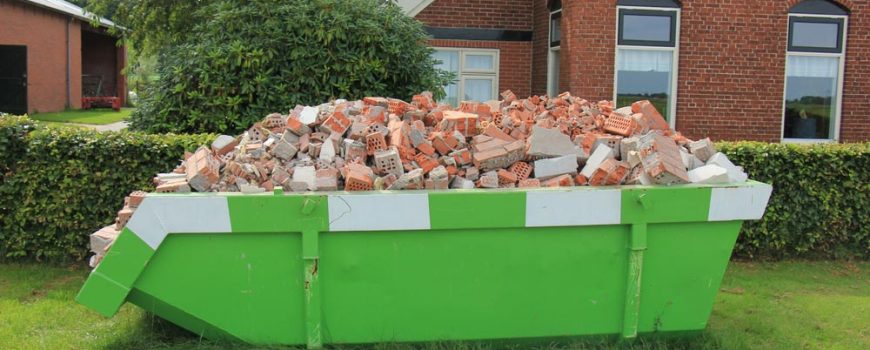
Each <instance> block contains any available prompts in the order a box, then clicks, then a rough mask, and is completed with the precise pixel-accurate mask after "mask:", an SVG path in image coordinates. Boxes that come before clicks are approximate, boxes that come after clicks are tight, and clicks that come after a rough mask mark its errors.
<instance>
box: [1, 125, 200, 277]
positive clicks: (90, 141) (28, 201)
mask: <svg viewBox="0 0 870 350" xmlns="http://www.w3.org/2000/svg"><path fill="white" fill-rule="evenodd" d="M34 125H38V124H36V123H35V122H33V121H31V120H29V119H27V118H23V117H0V146H2V148H0V162H2V163H0V167H2V169H3V172H4V175H3V178H2V180H3V181H2V183H0V260H8V259H15V260H25V259H26V260H50V261H58V262H63V261H70V260H82V259H84V258H85V257H86V256H87V253H88V252H87V248H86V246H87V238H88V234H89V233H90V232H93V231H95V230H97V229H99V228H100V227H102V226H105V225H106V224H108V223H111V222H112V221H113V220H114V217H115V214H116V213H117V211H118V210H120V208H121V206H122V205H123V198H124V196H125V195H127V194H128V193H130V192H131V191H134V190H140V189H141V190H150V189H153V187H152V185H151V178H152V177H153V176H154V174H155V173H157V172H165V171H167V170H171V169H173V168H174V167H175V166H176V165H178V162H179V159H180V157H181V155H183V154H184V151H185V150H194V149H195V148H196V147H197V146H198V145H201V144H205V143H208V142H210V140H211V139H213V135H171V134H167V135H148V134H140V133H131V132H120V133H115V132H112V133H97V132H95V131H90V130H82V129H74V128H57V127H40V126H36V127H34Z"/></svg>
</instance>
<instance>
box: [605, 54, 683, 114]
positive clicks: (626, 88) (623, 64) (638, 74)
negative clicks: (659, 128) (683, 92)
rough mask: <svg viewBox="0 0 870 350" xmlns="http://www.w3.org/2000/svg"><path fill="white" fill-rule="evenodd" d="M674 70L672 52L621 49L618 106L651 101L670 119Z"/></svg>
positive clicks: (618, 74) (618, 63)
mask: <svg viewBox="0 0 870 350" xmlns="http://www.w3.org/2000/svg"><path fill="white" fill-rule="evenodd" d="M672 69H673V53H672V52H671V51H648V50H629V49H621V50H619V54H618V59H617V73H616V74H617V77H616V81H617V86H616V105H617V106H619V107H622V106H628V105H631V104H632V103H633V102H635V101H639V100H649V101H650V102H652V104H653V105H654V106H655V107H656V109H658V110H659V112H660V113H661V114H662V116H664V117H665V118H666V119H668V120H670V115H669V114H670V113H669V111H670V109H669V108H670V105H669V104H670V97H671V96H670V92H671V84H672V82H671V77H672V74H671V73H672Z"/></svg>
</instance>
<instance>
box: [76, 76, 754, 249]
mask: <svg viewBox="0 0 870 350" xmlns="http://www.w3.org/2000/svg"><path fill="white" fill-rule="evenodd" d="M501 97H502V100H500V101H485V102H477V101H463V102H461V104H460V105H459V106H458V107H457V108H453V107H451V106H450V105H447V104H444V103H436V102H435V101H434V99H433V96H432V94H431V93H428V92H424V93H422V94H419V95H415V96H414V97H413V98H412V100H411V102H410V103H408V102H404V101H401V100H397V99H391V98H382V97H366V98H364V99H362V100H357V101H347V100H340V99H339V100H335V101H332V102H329V103H324V104H321V105H319V106H296V108H294V109H292V110H290V111H289V112H288V113H287V114H280V113H273V114H270V115H269V116H266V117H265V118H264V119H263V120H262V121H260V122H258V123H255V124H254V125H252V126H251V127H250V128H249V129H248V130H247V131H245V132H244V133H242V134H241V135H238V136H235V137H233V136H228V135H221V136H219V137H217V138H216V139H215V140H214V142H212V143H211V145H209V146H203V147H200V148H199V149H197V150H196V151H195V152H193V153H189V154H186V155H185V158H184V160H183V161H182V162H181V164H180V165H179V166H178V167H177V168H176V169H174V170H173V171H172V172H169V173H161V174H157V175H156V176H155V177H154V186H155V188H156V189H155V192H161V193H171V192H191V191H196V192H244V193H263V192H270V191H273V190H274V189H276V188H279V187H280V188H282V189H284V190H285V191H292V192H307V191H370V190H446V189H451V188H452V189H472V188H515V187H519V188H535V187H570V186H614V185H635V184H637V185H674V184H685V183H699V184H721V183H735V182H744V181H746V179H747V175H746V174H745V173H744V172H743V169H742V168H740V167H738V166H735V165H734V164H733V163H731V162H730V161H729V160H728V158H727V157H726V156H725V155H724V154H722V153H719V152H717V151H716V148H715V145H714V144H713V142H712V141H711V140H710V139H708V138H706V139H703V140H698V141H693V140H689V139H687V138H686V137H684V136H682V135H681V134H680V133H679V132H675V131H674V130H672V129H671V128H670V126H669V124H668V122H667V121H666V120H665V119H664V118H663V117H662V115H661V114H660V113H659V112H658V111H657V110H656V108H655V107H654V106H653V104H652V103H650V102H649V101H638V102H635V103H633V104H632V105H630V106H615V105H614V104H613V102H612V101H598V102H594V101H588V100H585V99H582V98H579V97H576V96H572V95H571V94H570V93H563V94H560V95H559V96H556V97H546V96H532V97H529V98H527V99H518V98H517V96H516V95H515V94H514V93H512V92H511V91H505V92H504V93H502V94H501ZM143 197H144V193H139V192H137V193H135V194H131V196H130V197H128V201H129V203H126V204H125V207H124V209H123V210H121V212H119V213H118V219H117V222H116V224H115V225H113V226H110V227H106V228H103V229H101V230H99V231H97V232H95V233H94V234H93V235H91V248H92V250H93V251H94V253H95V254H96V255H95V256H94V259H93V260H92V264H94V265H95V264H96V263H99V261H100V260H101V259H102V257H103V254H104V253H105V250H106V249H107V248H108V247H109V246H111V242H112V241H113V240H114V238H113V237H115V236H117V234H118V232H120V231H121V230H123V227H124V225H126V221H127V220H129V218H130V217H131V216H132V214H133V211H134V210H135V208H136V206H137V205H138V204H137V203H138V202H141V198H143Z"/></svg>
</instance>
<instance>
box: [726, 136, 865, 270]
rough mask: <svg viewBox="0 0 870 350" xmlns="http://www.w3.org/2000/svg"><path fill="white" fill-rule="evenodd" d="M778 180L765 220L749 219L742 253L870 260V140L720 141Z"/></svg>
mask: <svg viewBox="0 0 870 350" xmlns="http://www.w3.org/2000/svg"><path fill="white" fill-rule="evenodd" d="M717 147H718V148H719V150H721V151H722V152H724V153H725V154H726V155H728V157H729V158H730V159H731V161H732V162H734V164H738V165H741V166H743V167H744V169H745V170H746V172H747V173H748V174H749V178H751V179H754V180H758V181H762V182H766V183H769V184H771V185H773V195H772V196H771V198H770V202H769V204H768V206H767V212H766V213H765V214H764V218H763V219H762V220H760V221H756V222H747V223H745V224H743V231H742V232H741V235H740V238H739V239H738V240H737V247H736V248H735V256H736V257H738V258H755V259H759V258H760V259H783V258H809V259H832V258H836V259H838V258H859V259H867V258H870V143H860V144H816V145H796V144H768V143H759V142H735V143H727V142H723V143H718V144H717Z"/></svg>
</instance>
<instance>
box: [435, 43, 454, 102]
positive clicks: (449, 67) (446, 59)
mask: <svg viewBox="0 0 870 350" xmlns="http://www.w3.org/2000/svg"><path fill="white" fill-rule="evenodd" d="M432 57H434V58H435V59H436V60H439V61H441V63H436V64H435V67H436V68H439V69H443V70H446V71H449V72H454V73H457V76H456V79H457V80H458V79H459V76H458V73H459V51H447V50H444V51H435V53H433V54H432ZM444 91H445V92H446V93H447V96H445V97H444V98H443V99H441V102H446V103H449V104H450V105H451V106H454V107H456V106H458V105H459V86H458V84H457V83H455V82H454V83H452V84H449V85H447V86H446V87H444Z"/></svg>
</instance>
